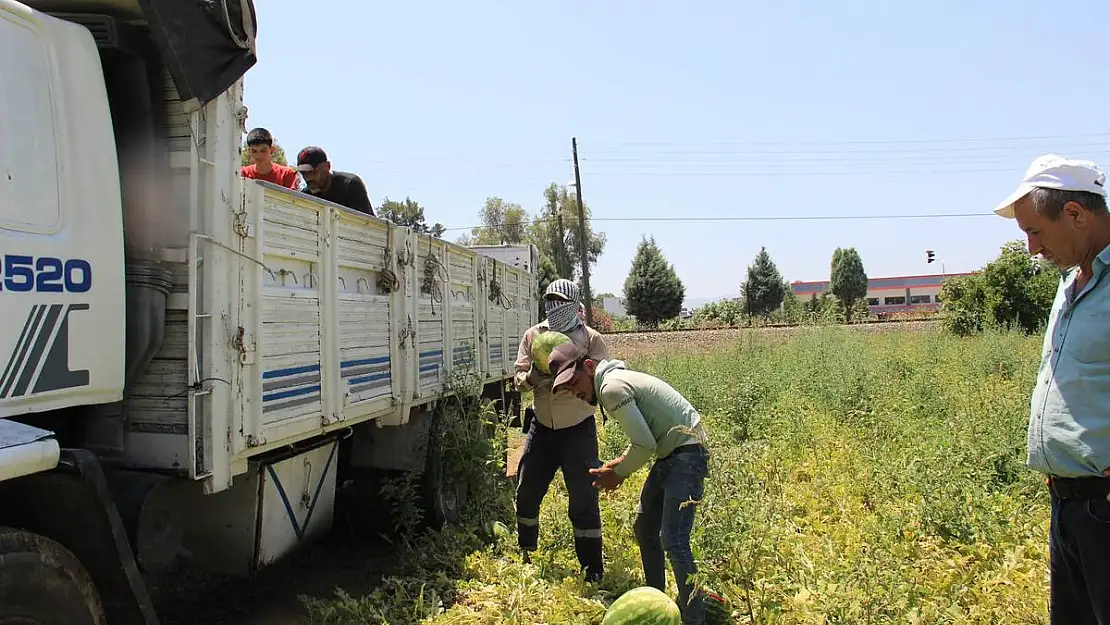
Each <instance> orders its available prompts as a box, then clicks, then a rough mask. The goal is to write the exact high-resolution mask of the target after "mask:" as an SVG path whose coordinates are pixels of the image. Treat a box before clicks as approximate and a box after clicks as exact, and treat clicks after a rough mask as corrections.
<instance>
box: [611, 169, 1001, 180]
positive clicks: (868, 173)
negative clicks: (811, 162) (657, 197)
mask: <svg viewBox="0 0 1110 625" xmlns="http://www.w3.org/2000/svg"><path fill="white" fill-rule="evenodd" d="M1003 171H1006V172H1011V173H1013V172H1014V168H1013V167H995V168H987V169H933V170H927V169H918V170H902V171H899V170H871V169H869V170H865V171H691V172H677V171H598V172H590V175H591V176H611V177H615V176H663V177H740V178H743V177H748V176H761V177H762V176H775V177H779V176H803V177H806V178H809V177H816V176H822V177H827V176H844V177H852V176H914V175H920V174H977V173H986V172H1003Z"/></svg>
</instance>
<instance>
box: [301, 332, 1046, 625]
mask: <svg viewBox="0 0 1110 625" xmlns="http://www.w3.org/2000/svg"><path fill="white" fill-rule="evenodd" d="M721 336H722V337H724V338H720V339H715V340H717V343H716V344H715V345H714V346H713V347H712V348H711V349H707V350H685V351H683V352H682V353H681V354H678V355H676V354H675V350H654V351H653V350H651V349H650V348H649V347H644V348H643V349H639V350H629V351H628V353H622V352H621V351H617V350H613V351H614V355H616V356H618V357H621V358H622V359H624V360H626V361H627V362H628V364H629V365H630V366H631V367H633V368H635V369H638V370H642V371H645V372H648V373H652V374H656V375H659V376H660V377H662V378H664V379H666V380H668V381H669V382H671V383H672V384H673V385H674V386H675V387H676V388H677V389H678V390H679V391H681V392H682V393H684V394H685V395H686V396H687V397H690V398H691V399H692V401H693V402H694V404H695V406H696V407H697V408H698V409H699V411H700V412H701V414H702V416H703V419H704V423H705V427H706V429H707V431H708V433H709V440H710V450H711V459H710V462H711V464H710V477H709V479H708V481H707V483H706V493H705V496H704V498H703V499H702V501H701V502H700V503H699V506H698V516H697V520H696V525H695V532H694V535H693V538H692V541H693V548H694V552H695V556H696V558H697V559H698V562H699V567H700V571H699V574H698V576H699V578H700V579H702V580H703V581H704V582H705V583H706V584H707V585H709V586H710V587H712V588H713V589H714V590H716V591H718V592H719V593H721V594H723V595H725V596H726V597H727V598H728V599H729V600H730V601H731V603H732V605H733V606H734V607H735V609H736V610H737V617H738V618H739V619H740V621H741V622H744V623H752V624H755V623H758V624H767V625H770V624H787V623H789V624H795V623H797V624H810V623H814V624H816V623H829V624H832V623H953V624H955V623H960V624H972V623H983V624H986V623H1047V599H1048V592H1047V589H1048V585H1047V575H1048V568H1047V549H1046V546H1047V528H1048V505H1047V498H1046V496H1045V495H1044V492H1043V487H1042V486H1041V485H1040V484H1039V482H1038V479H1037V477H1036V476H1035V475H1034V474H1033V473H1031V472H1030V471H1028V470H1026V469H1025V468H1024V466H1023V461H1024V426H1025V421H1026V418H1027V416H1026V411H1027V405H1028V392H1029V389H1030V387H1031V384H1032V381H1033V376H1034V375H1035V372H1036V369H1035V367H1036V362H1037V355H1038V352H1039V348H1040V341H1039V339H1037V338H1035V337H1028V336H1025V335H1023V334H1020V333H1010V332H1002V331H987V332H985V333H982V334H978V335H976V336H974V337H970V338H959V337H954V336H952V335H950V334H947V333H944V332H942V331H941V330H939V329H936V330H929V329H926V330H923V331H914V332H908V331H893V330H892V331H883V332H869V331H861V330H857V329H852V328H837V327H826V328H804V329H800V330H798V331H796V332H792V333H791V334H790V335H789V336H778V335H773V336H772V335H769V334H763V333H761V332H760V331H750V332H743V333H733V334H730V335H728V336H725V335H721ZM730 337H731V338H730ZM453 401H454V400H453ZM442 409H443V410H445V411H447V412H444V415H447V414H451V415H454V416H452V417H451V418H449V419H446V418H445V419H443V423H444V424H445V426H444V429H443V430H442V432H441V433H440V434H439V436H441V437H442V440H443V441H444V443H443V449H444V453H445V454H447V455H448V456H449V457H450V458H451V460H450V462H449V466H451V467H452V470H454V471H457V472H458V475H459V476H462V477H464V478H465V479H467V480H469V481H470V482H471V483H473V484H476V486H475V490H474V491H472V498H471V505H469V506H468V507H467V510H466V516H465V518H464V521H463V522H462V523H461V524H460V525H458V526H457V527H451V528H448V529H445V530H444V531H442V532H439V533H424V534H418V535H415V536H414V537H413V539H412V540H411V541H410V542H409V543H408V544H407V545H406V546H405V547H404V553H403V555H402V558H401V560H402V563H403V564H402V567H401V570H399V571H397V572H396V573H395V574H394V575H393V577H390V578H387V580H386V582H385V583H384V584H383V586H382V587H381V588H380V589H379V590H378V591H376V592H375V593H373V594H372V595H370V596H367V597H362V598H353V597H349V596H344V595H339V596H338V597H337V598H335V599H313V600H308V605H309V607H310V612H311V614H312V615H313V619H314V620H313V621H312V622H313V623H314V624H315V625H334V624H339V623H343V624H354V623H367V624H374V625H378V624H380V623H390V624H393V625H401V624H412V623H437V624H447V623H450V624H459V625H470V624H485V623H489V624H493V623H520V624H525V623H527V624H532V623H583V624H585V623H599V622H600V620H601V617H602V615H603V614H604V611H605V606H606V605H607V604H608V603H609V602H611V601H612V600H613V599H614V598H615V597H617V596H619V595H620V594H621V593H622V592H624V591H626V590H628V589H630V588H632V587H635V586H638V585H641V584H642V583H643V579H642V574H641V571H640V560H639V553H638V551H637V549H636V544H635V540H634V538H633V536H632V520H633V515H634V511H635V506H636V500H637V497H638V495H639V488H640V486H641V484H642V483H643V479H644V477H645V476H646V471H639V472H637V473H636V474H633V475H632V476H631V477H630V478H629V479H628V480H627V481H626V482H625V483H624V484H623V485H622V487H621V488H620V489H619V490H618V491H616V492H613V493H604V494H603V495H602V524H603V531H604V535H605V554H606V577H605V579H604V580H602V581H601V583H600V584H597V585H594V584H587V583H585V582H583V581H582V580H581V579H579V578H577V577H576V573H577V563H576V561H575V559H574V550H573V535H572V530H571V526H570V522H569V521H568V520H567V518H566V509H567V498H566V489H565V487H564V485H563V484H562V481H561V480H558V479H556V480H555V482H553V484H552V487H551V490H550V492H549V494H548V496H547V498H546V499H545V501H544V506H543V510H542V512H541V514H542V519H541V527H542V528H543V532H542V534H541V543H540V549H539V551H537V553H536V554H535V555H534V556H533V558H532V559H531V561H530V562H529V563H525V562H523V561H522V559H521V558H520V556H519V554H518V553H517V551H516V549H515V540H513V539H512V538H503V539H500V540H496V539H492V538H489V537H487V536H486V535H485V533H484V532H483V531H482V529H481V528H482V526H483V523H485V522H487V521H488V520H492V519H501V520H503V521H505V522H507V523H509V521H510V520H511V519H512V499H511V496H512V484H511V483H509V482H507V481H506V480H503V479H500V478H498V477H496V476H497V475H498V474H499V473H503V469H504V464H503V462H504V452H503V450H504V441H505V438H504V437H505V432H506V428H505V425H504V424H503V423H498V424H497V425H496V430H497V431H496V434H495V435H494V436H492V437H489V436H485V435H481V434H480V432H481V431H483V427H484V426H483V425H482V424H483V423H485V422H487V421H489V416H490V413H489V410H488V407H486V406H484V405H483V403H482V402H481V400H480V398H478V397H477V395H476V394H475V393H473V392H466V393H463V394H462V395H460V399H459V400H457V401H455V403H454V404H451V403H450V402H448V403H447V404H445V406H444V407H442ZM599 436H600V441H599V447H600V449H601V453H602V456H603V458H602V459H603V460H608V459H610V458H612V457H614V456H615V455H618V454H619V453H620V452H621V451H623V448H624V446H625V445H626V444H627V439H626V438H625V437H624V435H623V434H622V433H621V431H620V429H619V428H618V427H616V424H615V423H614V422H612V421H609V423H608V424H607V425H606V427H604V428H602V430H601V431H600V433H599ZM509 524H510V525H511V523H509ZM668 583H669V585H670V586H671V587H670V589H669V591H670V593H671V594H672V596H673V595H674V594H675V589H674V587H673V579H669V580H668Z"/></svg>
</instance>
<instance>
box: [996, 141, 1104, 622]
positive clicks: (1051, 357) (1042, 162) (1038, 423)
mask: <svg viewBox="0 0 1110 625" xmlns="http://www.w3.org/2000/svg"><path fill="white" fill-rule="evenodd" d="M995 213H996V214H998V215H999V216H1002V217H1005V218H1007V219H1013V220H1015V221H1016V222H1017V225H1018V227H1019V228H1021V229H1022V231H1024V232H1025V236H1026V238H1027V239H1028V242H1029V252H1030V253H1031V254H1040V255H1042V256H1043V257H1044V258H1046V259H1047V260H1049V261H1051V262H1052V263H1053V264H1055V265H1056V266H1058V267H1059V268H1060V269H1061V270H1066V273H1064V274H1063V279H1062V280H1061V282H1060V285H1059V287H1058V289H1057V291H1056V299H1055V301H1053V303H1052V310H1051V312H1050V313H1049V317H1048V327H1047V329H1046V331H1045V337H1044V344H1043V347H1042V352H1041V364H1040V370H1039V372H1038V375H1037V383H1036V386H1035V388H1034V389H1033V392H1032V397H1031V399H1030V403H1029V430H1028V440H1027V447H1028V449H1027V460H1026V464H1027V465H1028V466H1029V468H1031V469H1033V470H1035V471H1039V472H1041V473H1044V474H1045V475H1046V476H1047V480H1046V481H1047V484H1048V489H1049V493H1050V499H1051V503H1052V516H1051V523H1050V528H1049V541H1048V544H1049V558H1050V572H1051V577H1050V598H1049V605H1050V620H1051V623H1053V625H1058V624H1063V623H1069V624H1072V625H1083V624H1087V623H1090V624H1092V625H1095V624H1098V625H1110V499H1108V498H1110V331H1108V330H1110V275H1108V271H1107V269H1108V267H1110V214H1108V213H1107V207H1106V175H1105V174H1104V173H1103V172H1102V171H1100V170H1099V168H1098V166H1096V165H1095V164H1094V163H1092V162H1090V161H1082V160H1070V159H1066V158H1063V157H1060V156H1056V155H1053V154H1049V155H1045V156H1041V157H1039V158H1037V159H1036V160H1034V161H1033V164H1032V165H1031V166H1030V167H1029V169H1028V170H1027V171H1026V172H1025V179H1024V180H1023V181H1022V182H1021V184H1020V185H1018V188H1017V190H1016V191H1015V192H1014V193H1012V194H1011V195H1010V196H1009V197H1008V198H1006V199H1005V200H1003V202H1002V203H1001V204H999V205H998V207H997V208H995Z"/></svg>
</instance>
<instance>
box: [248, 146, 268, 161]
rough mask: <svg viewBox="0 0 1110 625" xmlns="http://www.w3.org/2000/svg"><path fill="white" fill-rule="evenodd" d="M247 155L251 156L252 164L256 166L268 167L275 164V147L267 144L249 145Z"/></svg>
mask: <svg viewBox="0 0 1110 625" xmlns="http://www.w3.org/2000/svg"><path fill="white" fill-rule="evenodd" d="M247 153H248V154H249V155H250V159H251V163H254V164H255V165H268V164H270V163H271V162H273V158H274V146H272V145H266V144H265V143H256V144H254V145H248V146H247Z"/></svg>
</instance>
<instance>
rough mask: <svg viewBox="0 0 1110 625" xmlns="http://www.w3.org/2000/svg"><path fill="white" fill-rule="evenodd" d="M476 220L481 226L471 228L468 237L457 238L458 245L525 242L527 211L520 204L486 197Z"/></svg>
mask: <svg viewBox="0 0 1110 625" xmlns="http://www.w3.org/2000/svg"><path fill="white" fill-rule="evenodd" d="M478 219H479V221H480V223H481V224H482V225H480V226H478V227H476V228H471V230H470V234H469V235H465V234H464V235H462V236H461V237H459V239H458V243H459V245H516V244H518V243H524V242H525V239H526V235H527V229H528V211H526V210H524V208H523V207H522V206H521V205H520V204H515V203H513V202H506V201H505V200H503V199H501V198H499V197H488V198H486V202H485V204H483V205H482V210H481V211H479V213H478Z"/></svg>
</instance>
